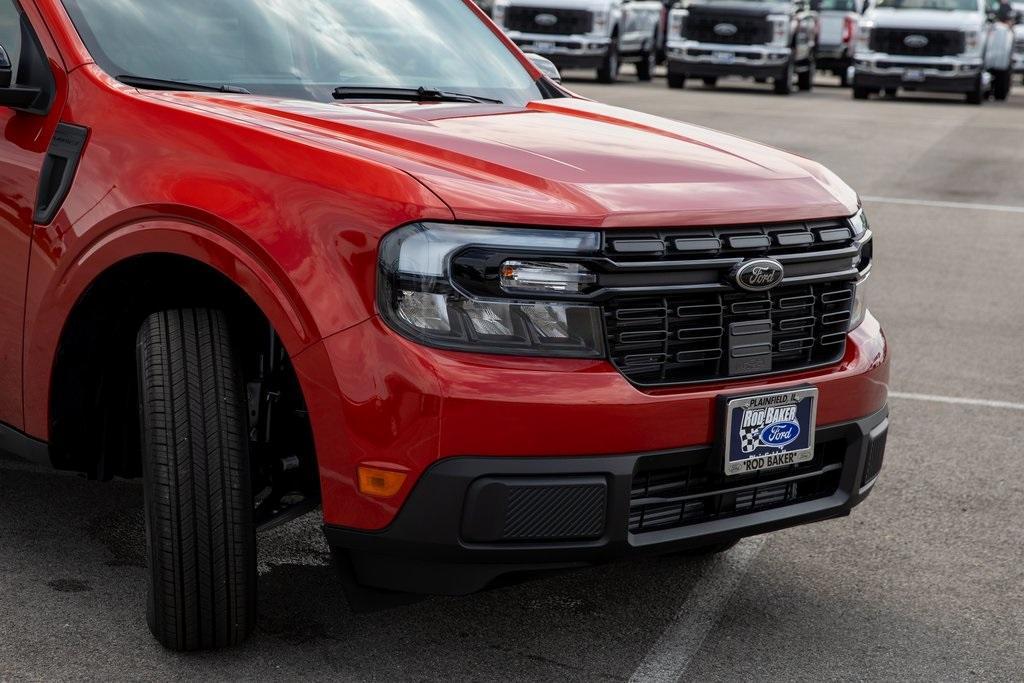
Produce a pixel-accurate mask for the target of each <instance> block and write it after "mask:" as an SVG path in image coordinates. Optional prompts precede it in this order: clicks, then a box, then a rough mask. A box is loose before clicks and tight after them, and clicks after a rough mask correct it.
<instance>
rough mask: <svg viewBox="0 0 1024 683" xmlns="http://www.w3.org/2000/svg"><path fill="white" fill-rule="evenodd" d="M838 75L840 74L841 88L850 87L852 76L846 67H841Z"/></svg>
mask: <svg viewBox="0 0 1024 683" xmlns="http://www.w3.org/2000/svg"><path fill="white" fill-rule="evenodd" d="M838 75H839V87H840V88H849V87H850V77H849V76H848V75H847V73H846V69H840V71H839V74H838Z"/></svg>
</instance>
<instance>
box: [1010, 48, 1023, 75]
mask: <svg viewBox="0 0 1024 683" xmlns="http://www.w3.org/2000/svg"><path fill="white" fill-rule="evenodd" d="M1011 68H1012V69H1013V73H1015V74H1019V73H1024V52H1014V53H1013V66H1012V67H1011Z"/></svg>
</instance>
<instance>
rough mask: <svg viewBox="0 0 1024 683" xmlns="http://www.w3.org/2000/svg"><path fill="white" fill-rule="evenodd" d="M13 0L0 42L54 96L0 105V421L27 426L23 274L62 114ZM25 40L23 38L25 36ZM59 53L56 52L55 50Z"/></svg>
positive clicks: (29, 81)
mask: <svg viewBox="0 0 1024 683" xmlns="http://www.w3.org/2000/svg"><path fill="white" fill-rule="evenodd" d="M23 21H25V22H27V21H28V20H27V19H26V18H24V16H23V14H22V12H21V10H20V8H19V6H18V4H17V3H16V2H14V0H0V45H2V46H3V47H4V49H5V50H6V52H7V54H8V55H9V57H10V61H11V63H12V65H13V67H14V74H15V83H16V84H17V85H19V86H25V85H28V86H36V85H42V86H44V87H47V88H49V89H50V91H51V92H50V97H49V98H48V101H46V103H45V106H44V108H43V109H42V110H40V111H38V112H36V113H28V112H25V111H15V110H13V109H11V108H9V107H4V106H0V130H2V131H3V136H2V137H0V423H3V424H7V425H11V426H13V427H16V428H19V429H20V428H22V426H23V418H24V416H23V412H22V337H23V333H24V318H25V280H26V277H27V273H28V261H29V248H30V243H31V237H32V230H33V214H34V212H35V204H36V195H37V193H38V189H39V177H40V173H41V171H42V167H43V161H44V160H45V158H46V151H47V148H48V146H49V144H50V139H51V138H52V137H53V132H54V129H55V128H56V127H57V123H58V120H59V117H60V110H61V107H60V106H59V102H58V101H57V95H56V90H57V89H56V86H55V84H54V76H53V72H52V69H54V68H55V67H56V66H57V62H56V61H54V60H52V59H51V58H49V57H48V56H47V55H46V52H45V51H44V49H43V47H42V46H41V45H40V43H39V41H38V39H37V38H36V35H37V34H38V33H41V32H38V31H33V30H32V29H31V27H30V26H29V25H28V24H27V23H26V26H24V27H23V25H22V22H23ZM23 35H24V36H26V37H27V40H23V39H22V36H23ZM52 57H53V58H54V59H55V58H56V55H52Z"/></svg>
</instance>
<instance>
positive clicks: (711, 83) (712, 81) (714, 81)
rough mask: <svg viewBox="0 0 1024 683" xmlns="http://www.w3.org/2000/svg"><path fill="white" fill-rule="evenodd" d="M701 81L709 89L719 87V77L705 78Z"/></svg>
mask: <svg viewBox="0 0 1024 683" xmlns="http://www.w3.org/2000/svg"><path fill="white" fill-rule="evenodd" d="M701 80H702V81H704V85H706V86H707V87H709V88H714V87H715V86H716V85H718V76H705V77H704V78H702V79H701Z"/></svg>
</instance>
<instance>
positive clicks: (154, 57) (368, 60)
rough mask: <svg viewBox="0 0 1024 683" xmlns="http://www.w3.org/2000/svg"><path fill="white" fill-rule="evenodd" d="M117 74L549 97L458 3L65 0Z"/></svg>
mask: <svg viewBox="0 0 1024 683" xmlns="http://www.w3.org/2000/svg"><path fill="white" fill-rule="evenodd" d="M64 5H65V6H66V7H67V9H68V13H69V14H70V15H71V18H72V20H73V21H74V23H75V26H76V27H77V28H78V31H79V33H80V34H81V36H82V39H83V40H84V41H85V43H86V45H87V47H88V48H89V50H90V52H91V53H92V56H93V58H94V59H95V60H96V62H97V63H98V64H99V65H100V66H101V67H102V68H103V69H104V70H105V71H107V73H109V74H110V75H111V76H114V77H117V76H136V77H145V78H151V79H162V80H169V81H183V82H189V83H199V84H203V85H208V86H212V87H219V86H228V87H231V88H244V89H245V90H248V91H250V92H253V93H257V94H262V95H271V96H278V97H291V98H303V99H314V100H320V101H332V93H333V92H334V89H335V88H337V87H341V86H346V87H357V86H359V87H391V88H419V87H421V86H422V87H426V88H434V89H439V90H445V91H453V92H459V93H465V94H469V95H474V96H478V97H487V98H492V99H498V100H502V101H504V102H507V103H516V104H523V103H525V102H527V101H529V100H533V99H539V98H540V97H541V93H540V91H539V90H538V88H537V86H536V85H535V84H534V82H533V80H532V78H531V77H530V74H529V72H528V71H526V69H525V68H523V66H522V65H521V64H520V63H519V60H518V59H517V58H516V57H515V55H514V54H513V53H512V52H511V51H509V50H508V49H507V48H506V47H505V46H504V45H503V44H502V43H501V41H500V40H498V38H497V37H496V36H495V35H494V34H493V33H492V32H491V30H490V29H489V28H488V27H487V25H486V24H484V22H482V21H480V20H479V19H478V18H477V17H476V15H475V14H474V13H473V11H472V10H471V9H470V8H469V7H467V6H466V5H465V4H464V3H463V2H462V1H461V0H386V1H384V2H382V1H381V0H64Z"/></svg>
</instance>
